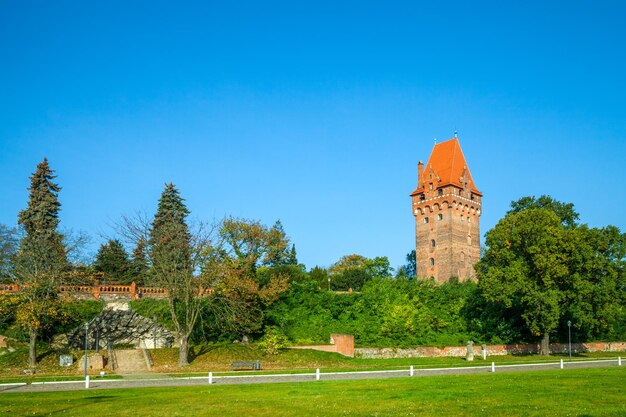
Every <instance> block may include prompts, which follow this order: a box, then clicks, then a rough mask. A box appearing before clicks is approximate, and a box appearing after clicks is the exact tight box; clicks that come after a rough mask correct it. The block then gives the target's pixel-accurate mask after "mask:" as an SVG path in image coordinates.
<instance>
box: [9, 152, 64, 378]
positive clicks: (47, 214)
mask: <svg viewBox="0 0 626 417" xmlns="http://www.w3.org/2000/svg"><path fill="white" fill-rule="evenodd" d="M54 178H56V176H55V175H54V171H52V170H51V169H50V166H49V165H48V160H47V159H46V158H44V160H43V162H41V163H39V164H38V165H37V170H36V171H35V173H34V174H33V175H32V176H31V177H30V188H28V190H29V198H28V206H27V208H26V209H25V210H22V211H20V213H19V215H18V224H19V225H20V226H21V227H22V228H23V231H24V237H23V238H22V239H21V240H20V245H19V250H18V253H17V255H16V257H15V273H16V275H17V276H18V278H20V280H21V281H22V282H24V283H25V284H27V287H26V288H27V291H26V293H25V298H26V300H27V301H26V302H25V303H24V304H22V305H21V306H20V309H19V311H18V314H17V317H18V322H19V323H20V324H21V326H22V327H24V328H27V329H28V331H29V336H30V343H29V365H30V366H35V365H36V363H37V354H36V342H37V336H38V333H39V330H40V329H41V327H42V326H43V325H44V322H45V321H46V320H47V319H49V318H50V315H52V314H53V313H54V311H56V309H55V308H54V305H55V302H56V299H57V288H56V286H57V284H58V283H59V281H60V278H61V273H62V272H63V270H65V269H67V266H68V263H67V256H66V250H65V247H64V245H63V236H62V235H61V234H60V233H59V232H58V231H57V227H58V225H59V210H60V207H61V203H59V201H58V195H59V191H61V188H60V187H59V186H58V185H57V184H55V183H54V182H53V179H54Z"/></svg>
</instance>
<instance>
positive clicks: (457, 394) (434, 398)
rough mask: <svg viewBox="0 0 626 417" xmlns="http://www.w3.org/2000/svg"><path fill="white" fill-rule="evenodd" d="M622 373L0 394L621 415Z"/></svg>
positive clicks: (53, 401) (143, 407)
mask: <svg viewBox="0 0 626 417" xmlns="http://www.w3.org/2000/svg"><path fill="white" fill-rule="evenodd" d="M625 381H626V367H621V368H618V367H612V368H601V369H580V370H566V371H543V372H521V373H508V374H506V373H501V374H498V373H495V374H480V375H456V376H435V377H423V378H418V377H416V378H401V379H385V380H358V381H320V382H308V383H279V384H257V385H229V386H219V385H211V386H208V385H207V386H201V387H176V388H172V387H164V388H139V389H105V390H95V389H93V390H81V391H69V392H47V393H11V392H8V391H5V392H3V393H2V394H1V395H0V415H7V416H26V415H29V416H32V415H35V416H44V415H46V416H48V415H49V416H57V415H59V416H60V415H63V416H86V415H92V416H93V415H115V416H137V415H140V416H152V415H154V416H156V415H159V416H203V415H206V416H246V415H254V416H305V415H306V416H451V415H452V416H457V415H458V416H464V415H467V416H469V415H474V416H475V415H486V416H494V415H496V416H553V415H555V416H624V415H626V400H625V399H626V384H624V382H625Z"/></svg>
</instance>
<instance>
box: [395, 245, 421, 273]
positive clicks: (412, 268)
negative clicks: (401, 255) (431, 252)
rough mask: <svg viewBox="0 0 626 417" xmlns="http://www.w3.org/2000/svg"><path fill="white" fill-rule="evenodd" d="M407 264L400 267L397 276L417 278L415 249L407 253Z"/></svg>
mask: <svg viewBox="0 0 626 417" xmlns="http://www.w3.org/2000/svg"><path fill="white" fill-rule="evenodd" d="M405 258H406V264H404V265H402V266H401V267H400V268H398V272H397V275H396V276H397V277H405V278H408V279H413V278H415V275H416V273H417V267H416V265H415V262H416V261H415V249H413V250H412V251H411V252H409V253H407V254H406V257H405Z"/></svg>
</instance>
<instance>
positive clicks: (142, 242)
mask: <svg viewBox="0 0 626 417" xmlns="http://www.w3.org/2000/svg"><path fill="white" fill-rule="evenodd" d="M147 251H148V242H147V241H146V239H145V238H144V237H143V236H142V237H141V238H139V241H138V242H137V246H135V249H133V256H132V260H131V276H132V280H133V281H135V282H136V283H137V284H143V282H144V279H145V278H146V275H147V274H148V269H149V267H148V256H147Z"/></svg>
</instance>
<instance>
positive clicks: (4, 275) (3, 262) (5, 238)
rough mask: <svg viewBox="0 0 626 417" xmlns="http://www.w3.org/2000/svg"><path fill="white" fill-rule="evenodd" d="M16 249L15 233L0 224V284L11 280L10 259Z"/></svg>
mask: <svg viewBox="0 0 626 417" xmlns="http://www.w3.org/2000/svg"><path fill="white" fill-rule="evenodd" d="M17 247H18V239H17V232H16V230H14V229H11V228H9V227H7V226H5V225H4V224H0V283H3V282H11V281H12V280H13V264H12V262H11V260H12V258H13V257H14V256H15V254H16V252H17Z"/></svg>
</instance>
